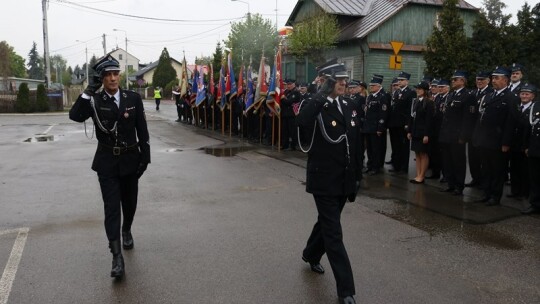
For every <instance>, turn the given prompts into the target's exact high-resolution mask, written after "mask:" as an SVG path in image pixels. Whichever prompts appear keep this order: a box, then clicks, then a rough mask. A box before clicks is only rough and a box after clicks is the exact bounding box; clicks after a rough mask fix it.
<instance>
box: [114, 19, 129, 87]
mask: <svg viewBox="0 0 540 304" xmlns="http://www.w3.org/2000/svg"><path fill="white" fill-rule="evenodd" d="M113 31H115V32H124V34H125V36H126V66H125V70H126V74H125V75H126V90H129V79H128V51H127V40H128V39H127V32H126V31H124V30H119V29H113Z"/></svg>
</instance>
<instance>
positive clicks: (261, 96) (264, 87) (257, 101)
mask: <svg viewBox="0 0 540 304" xmlns="http://www.w3.org/2000/svg"><path fill="white" fill-rule="evenodd" d="M264 61H265V58H264V54H263V55H262V57H261V64H260V65H259V78H258V80H257V87H256V89H255V97H254V100H253V105H254V106H255V108H256V109H258V108H259V107H260V106H261V104H262V102H263V101H265V100H266V94H267V93H268V84H267V83H266V71H265V70H264Z"/></svg>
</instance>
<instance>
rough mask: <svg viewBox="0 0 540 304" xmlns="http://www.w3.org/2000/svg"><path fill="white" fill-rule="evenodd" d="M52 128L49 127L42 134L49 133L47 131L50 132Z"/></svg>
mask: <svg viewBox="0 0 540 304" xmlns="http://www.w3.org/2000/svg"><path fill="white" fill-rule="evenodd" d="M54 126H55V125H51V126H50V127H49V128H48V129H47V130H46V131H45V132H43V134H47V133H49V131H50V130H51V129H52V128H53V127H54Z"/></svg>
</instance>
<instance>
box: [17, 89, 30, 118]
mask: <svg viewBox="0 0 540 304" xmlns="http://www.w3.org/2000/svg"><path fill="white" fill-rule="evenodd" d="M15 111H17V112H19V113H30V112H32V105H31V104H30V90H29V89H28V83H26V82H23V83H21V85H20V86H19V91H18V92H17V99H16V100H15Z"/></svg>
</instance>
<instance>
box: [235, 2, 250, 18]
mask: <svg viewBox="0 0 540 304" xmlns="http://www.w3.org/2000/svg"><path fill="white" fill-rule="evenodd" d="M231 1H232V2H242V3H245V4H247V6H248V14H247V16H248V19H249V16H250V10H249V2H247V1H243V0H231Z"/></svg>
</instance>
